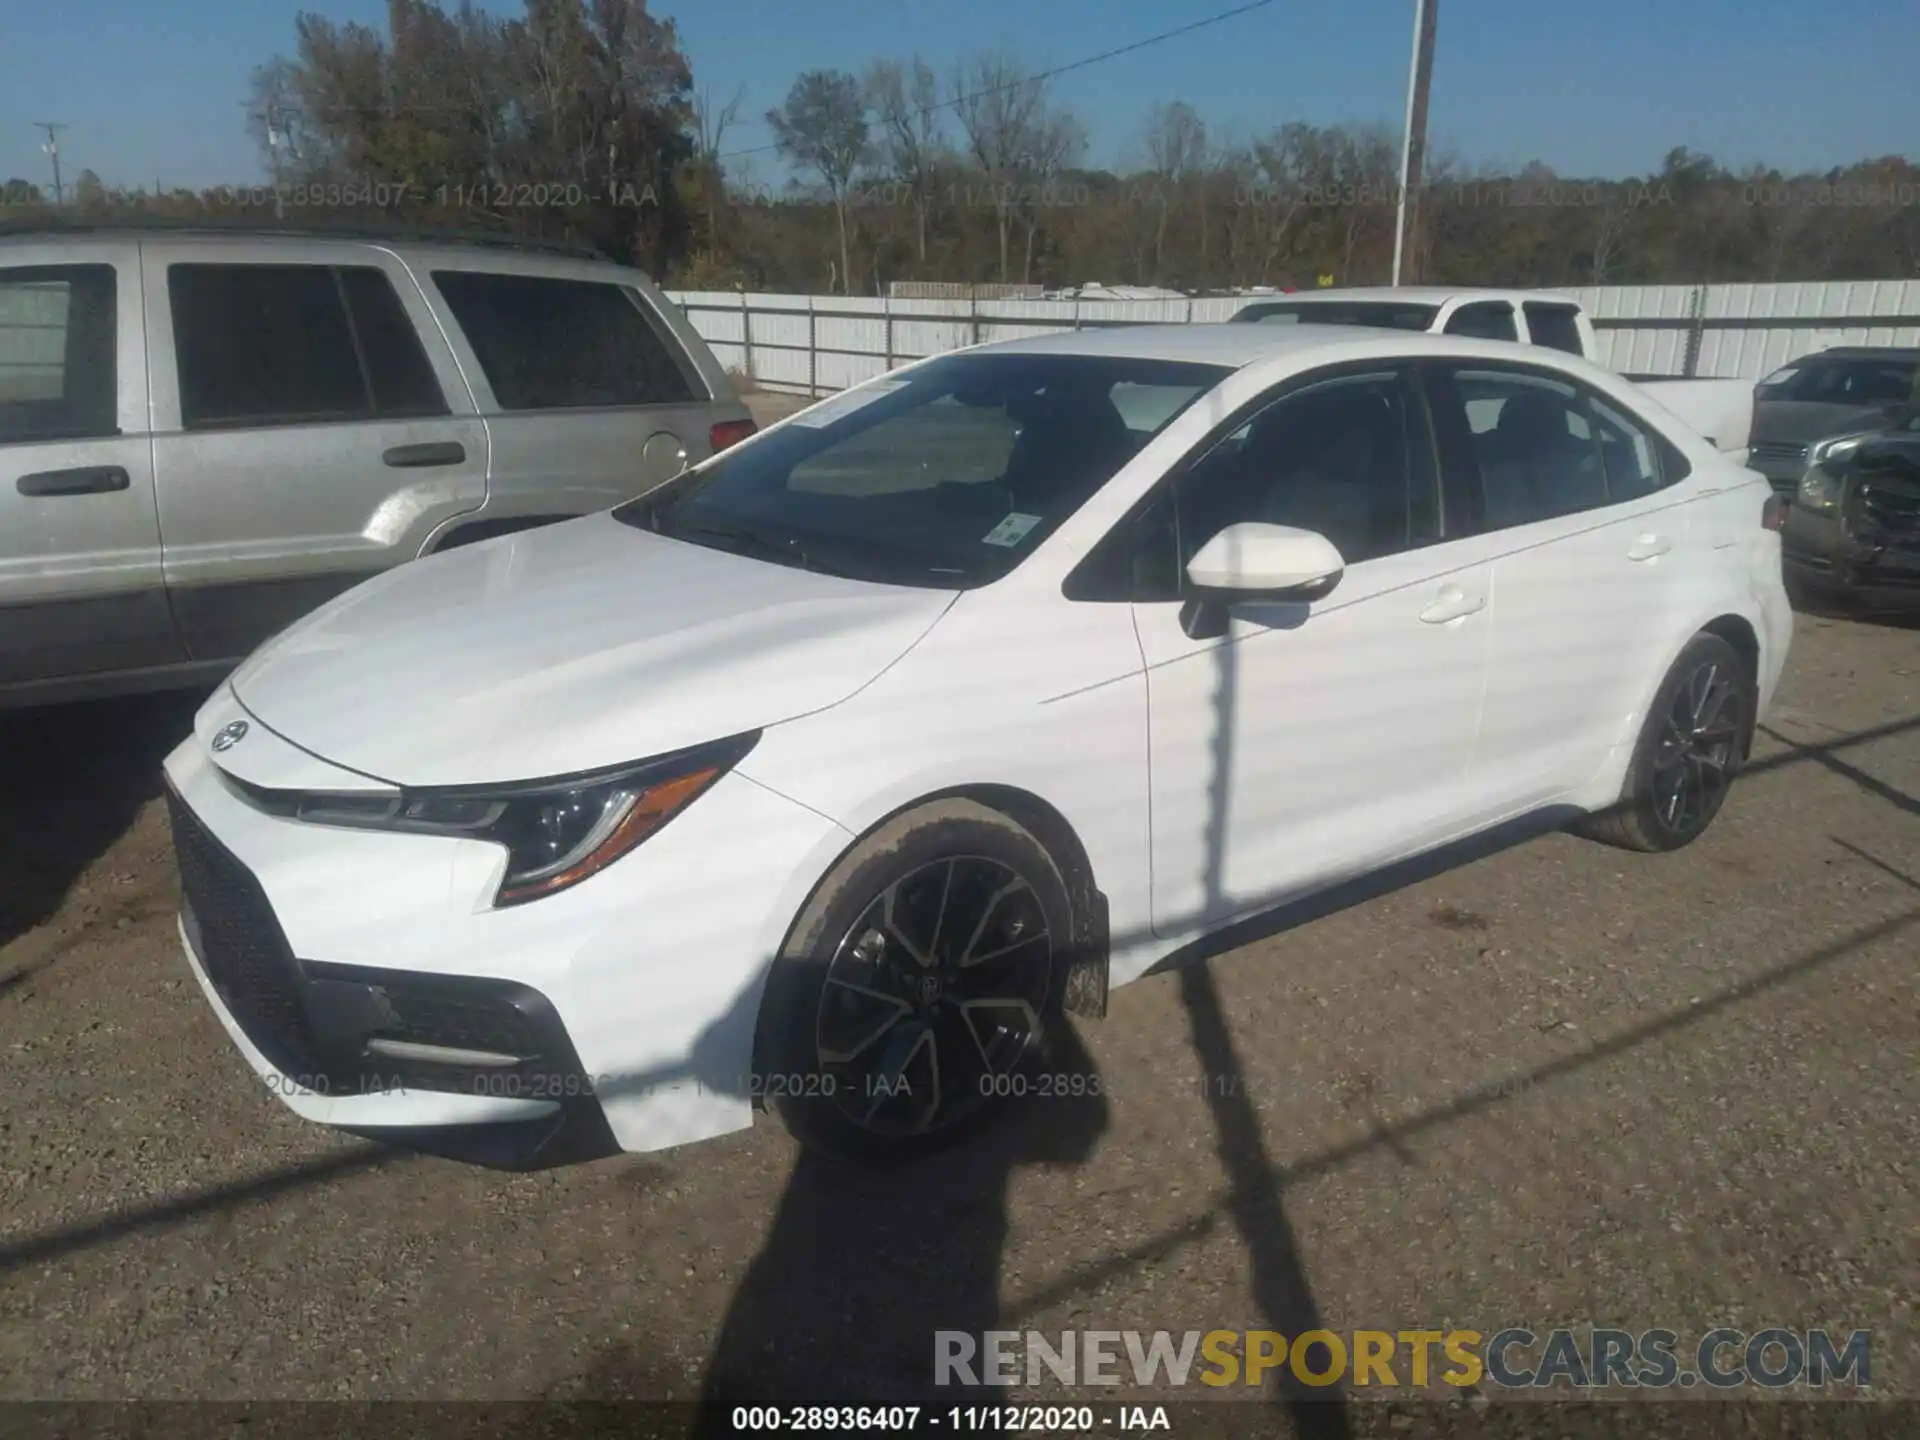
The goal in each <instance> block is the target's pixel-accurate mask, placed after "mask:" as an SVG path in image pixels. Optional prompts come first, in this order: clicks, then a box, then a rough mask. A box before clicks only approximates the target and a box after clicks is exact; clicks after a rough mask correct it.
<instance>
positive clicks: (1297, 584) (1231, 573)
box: [1180, 520, 1347, 640]
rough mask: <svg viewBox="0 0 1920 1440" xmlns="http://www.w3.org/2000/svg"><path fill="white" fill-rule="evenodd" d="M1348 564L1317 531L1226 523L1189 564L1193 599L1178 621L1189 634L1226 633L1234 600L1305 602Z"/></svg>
mask: <svg viewBox="0 0 1920 1440" xmlns="http://www.w3.org/2000/svg"><path fill="white" fill-rule="evenodd" d="M1346 568H1347V562H1346V561H1345V560H1344V559H1343V558H1342V557H1341V555H1340V551H1339V549H1338V548H1337V547H1336V546H1335V545H1334V543H1333V542H1332V541H1331V540H1329V539H1327V537H1326V536H1324V535H1321V534H1318V533H1316V532H1315V531H1312V530H1298V529H1295V528H1294V527H1293V526H1291V525H1269V524H1266V523H1264V522H1262V521H1257V520H1246V521H1242V522H1240V523H1239V524H1237V525H1229V526H1227V528H1226V529H1224V530H1222V531H1221V532H1220V533H1219V534H1218V535H1215V536H1214V537H1213V538H1212V539H1211V540H1209V541H1207V543H1206V544H1204V545H1202V546H1201V547H1200V549H1199V551H1198V552H1197V553H1196V554H1195V555H1194V557H1193V559H1191V560H1189V561H1188V562H1187V585H1188V587H1189V590H1190V592H1191V595H1192V598H1191V599H1189V600H1188V601H1187V603H1186V605H1185V607H1184V608H1183V609H1182V612H1181V617H1180V619H1181V623H1182V625H1183V626H1184V628H1185V629H1186V632H1187V634H1188V635H1189V636H1190V637H1191V638H1193V639H1195V640H1208V639H1213V638H1216V637H1218V636H1220V635H1222V634H1224V633H1225V632H1226V624H1227V607H1228V606H1229V605H1231V604H1232V603H1233V602H1235V601H1245V600H1268V601H1279V602H1292V603H1297V604H1307V603H1309V602H1311V601H1314V600H1319V599H1321V598H1323V597H1324V596H1326V595H1327V594H1328V593H1329V592H1330V591H1332V589H1333V587H1334V586H1336V585H1338V584H1339V583H1340V577H1341V576H1342V575H1343V574H1345V573H1346Z"/></svg>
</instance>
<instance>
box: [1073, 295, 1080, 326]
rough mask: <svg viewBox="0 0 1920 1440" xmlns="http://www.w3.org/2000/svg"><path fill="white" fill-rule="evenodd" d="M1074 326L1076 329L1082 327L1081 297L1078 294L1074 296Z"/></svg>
mask: <svg viewBox="0 0 1920 1440" xmlns="http://www.w3.org/2000/svg"><path fill="white" fill-rule="evenodd" d="M1073 328H1074V329H1075V330H1078V329H1079V328H1080V297H1079V296H1078V295H1076V296H1074V297H1073Z"/></svg>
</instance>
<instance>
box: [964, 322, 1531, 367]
mask: <svg viewBox="0 0 1920 1440" xmlns="http://www.w3.org/2000/svg"><path fill="white" fill-rule="evenodd" d="M1481 344H1482V345H1486V346H1501V347H1503V348H1504V349H1505V350H1520V349H1523V348H1524V349H1526V351H1527V354H1528V358H1529V359H1534V358H1537V357H1538V353H1539V352H1537V351H1535V350H1534V349H1533V348H1532V347H1530V346H1529V347H1522V346H1519V345H1514V344H1508V343H1506V342H1500V341H1485V342H1481ZM1335 347H1338V348H1340V349H1342V350H1346V351H1349V352H1351V353H1352V354H1353V356H1354V357H1355V358H1359V359H1366V358H1371V357H1373V356H1376V355H1407V354H1418V353H1420V352H1422V351H1426V350H1433V351H1436V352H1441V353H1446V354H1457V353H1461V352H1462V351H1463V350H1473V351H1474V353H1499V351H1498V350H1494V351H1483V350H1481V349H1480V348H1479V347H1478V346H1474V345H1472V344H1471V343H1469V344H1468V345H1464V346H1463V345H1462V343H1461V338H1460V337H1459V336H1457V335H1432V334H1428V333H1427V332H1425V331H1421V330H1404V331H1402V330H1380V331H1372V330H1357V329H1355V328H1354V327H1353V326H1351V325H1231V324H1224V323H1223V324H1214V325H1119V326H1112V327H1108V328H1103V329H1096V330H1063V331H1058V332H1056V333H1053V334H1050V335H1035V336H1030V337H1028V338H1026V339H1021V340H1001V341H996V342H993V343H991V344H987V345H982V346H980V347H978V349H975V350H971V351H967V352H956V353H971V354H981V353H986V352H992V353H995V354H1001V355H1111V356H1116V357H1120V358H1125V359H1133V360H1184V361H1189V362H1191V363H1194V364H1199V365H1224V366H1228V367H1230V368H1232V369H1235V370H1238V369H1240V368H1241V367H1243V366H1246V365H1251V364H1254V363H1255V362H1256V361H1262V360H1273V359H1278V358H1281V357H1283V356H1299V357H1305V356H1307V355H1309V354H1311V353H1312V352H1314V351H1317V350H1327V349H1332V348H1335Z"/></svg>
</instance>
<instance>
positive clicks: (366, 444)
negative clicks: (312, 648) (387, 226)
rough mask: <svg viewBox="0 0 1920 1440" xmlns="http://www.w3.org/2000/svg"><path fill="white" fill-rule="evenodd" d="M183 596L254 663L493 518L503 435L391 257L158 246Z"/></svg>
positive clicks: (155, 302) (216, 646)
mask: <svg viewBox="0 0 1920 1440" xmlns="http://www.w3.org/2000/svg"><path fill="white" fill-rule="evenodd" d="M141 252H142V266H143V270H144V273H145V284H146V312H147V327H148V334H149V337H150V340H151V344H152V347H153V353H154V358H155V366H154V376H153V416H154V430H155V435H154V444H153V454H154V472H155V487H156V493H157V496H158V507H159V517H160V531H161V534H162V536H163V537H164V540H165V546H166V582H167V591H168V596H169V599H170V601H171V604H172V607H173V612H174V616H175V618H176V620H177V622H178V625H179V628H180V633H181V636H182V638H183V639H184V641H185V643H186V646H187V648H188V650H189V651H190V652H191V653H192V655H193V656H194V657H195V658H196V659H219V660H231V659H239V658H241V657H243V656H245V655H246V654H248V653H249V652H250V651H252V650H253V649H255V648H256V647H257V646H258V645H259V644H260V643H261V642H262V641H264V640H266V639H267V638H268V637H270V636H272V635H273V634H275V633H276V632H278V631H279V630H281V629H283V628H285V627H286V626H287V625H289V624H291V623H292V622H293V621H294V620H297V619H298V618H300V616H301V615H303V614H305V613H306V612H307V611H309V610H311V609H313V608H314V607H316V606H318V605H320V604H321V603H322V602H324V601H326V600H328V599H331V598H332V597H333V596H335V595H337V594H339V593H340V592H341V591H343V590H346V589H348V588H350V587H351V586H353V585H355V584H358V583H359V582H360V581H361V580H364V579H366V578H368V577H369V576H371V575H375V574H377V573H379V572H380V571H382V570H385V569H387V568H389V567H391V566H393V565H397V564H399V563H401V562H402V561H405V560H410V559H412V558H413V557H415V556H416V555H418V554H419V553H420V550H421V547H422V545H423V544H424V543H425V541H426V539H427V537H428V536H429V535H430V534H431V533H432V532H433V531H434V530H435V529H436V528H437V527H438V526H440V525H441V524H443V523H444V522H445V521H447V520H448V519H450V518H451V517H453V516H455V515H459V514H462V513H464V512H466V511H470V510H477V509H479V508H480V506H481V505H482V504H484V503H485V501H486V498H487V486H486V473H487V432H486V425H485V422H484V421H482V420H481V419H480V417H479V416H478V415H477V414H476V413H475V407H474V404H473V399H472V396H471V395H470V394H469V393H468V392H467V390H466V387H465V385H464V384H463V382H462V380H461V377H460V372H459V369H458V367H457V366H456V364H455V362H454V359H453V355H452V352H451V350H450V349H449V348H448V347H447V345H446V342H445V341H444V340H443V339H442V338H441V337H440V335H439V332H438V328H437V326H436V325H435V324H434V322H433V318H432V314H431V311H430V310H429V309H428V307H427V305H426V302H425V300H424V298H423V297H422V296H421V295H420V293H419V288H418V287H417V286H416V285H415V284H414V283H413V281H412V279H411V277H410V276H409V275H408V273H407V271H406V268H405V267H404V266H403V265H401V264H400V262H399V260H398V259H397V258H396V257H395V256H393V255H392V254H391V253H390V252H388V251H386V250H384V249H381V248H379V247H377V246H370V245H351V244H342V243H337V242H336V243H333V244H326V243H318V242H316V243H312V244H299V245H289V244H286V243H284V242H281V243H274V242H271V241H235V242H225V241H223V242H219V243H212V244H209V243H197V244H196V243H192V242H181V241H175V242H148V243H145V244H143V245H142V247H141Z"/></svg>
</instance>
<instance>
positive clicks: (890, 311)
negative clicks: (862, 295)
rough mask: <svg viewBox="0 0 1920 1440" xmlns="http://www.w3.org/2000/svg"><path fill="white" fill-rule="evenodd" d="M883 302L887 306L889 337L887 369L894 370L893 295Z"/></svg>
mask: <svg viewBox="0 0 1920 1440" xmlns="http://www.w3.org/2000/svg"><path fill="white" fill-rule="evenodd" d="M881 303H882V304H884V305H885V306H886V307H887V327H886V328H887V339H886V346H887V369H888V370H892V369H893V297H892V296H891V295H889V296H887V297H886V299H885V300H883V301H882V302H881Z"/></svg>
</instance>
